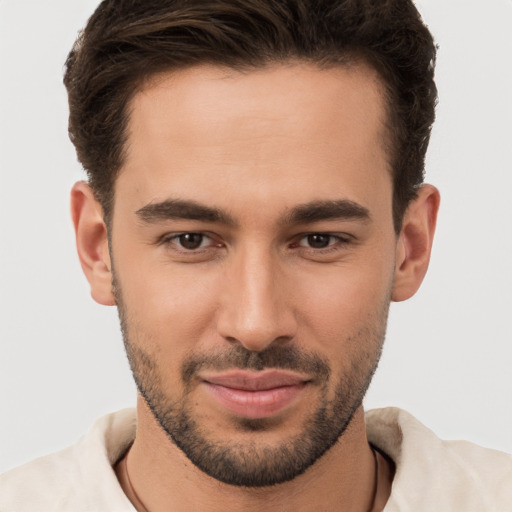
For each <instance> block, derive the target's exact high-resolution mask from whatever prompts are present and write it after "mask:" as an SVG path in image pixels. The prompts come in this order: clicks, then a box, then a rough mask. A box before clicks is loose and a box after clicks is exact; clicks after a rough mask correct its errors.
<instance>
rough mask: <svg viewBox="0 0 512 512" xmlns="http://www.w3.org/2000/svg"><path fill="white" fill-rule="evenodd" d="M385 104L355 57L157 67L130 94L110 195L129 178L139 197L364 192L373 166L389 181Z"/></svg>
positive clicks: (317, 196) (372, 183)
mask: <svg viewBox="0 0 512 512" xmlns="http://www.w3.org/2000/svg"><path fill="white" fill-rule="evenodd" d="M385 111H386V108H385V101H384V87H383V85H382V83H381V81H380V80H379V78H378V75H377V73H376V72H375V71H374V70H373V69H371V68H370V67H369V66H366V65H364V64H354V65H351V66H339V67H333V68H329V69H320V68H318V67H317V66H313V65H308V64H304V63H290V64H289V65H276V66H273V67H267V68H262V69H257V70H251V71H247V72H241V71H235V70H232V69H226V68H221V67H216V66H197V67H192V68H190V69H186V70H182V71H178V72H173V73H165V74H162V75H159V76H157V77H154V78H153V79H152V80H151V81H150V82H148V83H147V84H146V86H145V87H144V88H143V89H142V90H141V91H140V92H138V93H137V94H136V95H135V96H134V98H133V99H132V102H131V105H130V121H129V129H128V145H127V158H126V161H125V165H124V166H123V168H122V169H121V173H120V176H119V178H118V184H117V186H116V196H118V195H119V194H121V193H123V191H124V192H126V193H128V191H131V192H130V193H131V194H132V195H133V192H134V190H135V189H134V186H135V187H136V190H137V194H136V195H137V198H134V201H139V203H140V204H137V205H136V204H134V205H133V206H134V207H140V206H143V203H145V202H146V203H147V202H149V201H156V200H159V199H165V197H164V196H165V195H172V196H174V197H176V196H181V198H183V196H187V197H185V198H186V199H190V198H192V199H194V200H198V201H201V202H205V201H206V202H208V203H210V204H211V202H212V198H214V197H216V198H219V200H221V198H222V197H224V196H225V195H226V193H227V192H233V188H236V189H237V191H238V196H240V197H244V194H245V193H246V194H251V195H252V197H254V198H256V197H257V196H258V195H260V196H261V200H262V201H263V200H265V201H266V202H267V203H269V204H270V202H271V201H272V199H273V198H275V199H276V200H279V199H281V200H282V201H283V202H284V203H286V202H287V201H288V200H291V199H290V198H291V197H292V196H293V198H294V200H295V201H296V202H308V201H311V200H324V199H329V197H327V196H329V195H333V186H334V187H337V188H340V187H341V189H340V190H339V191H338V192H337V195H338V197H336V198H335V199H338V198H339V195H340V194H341V195H346V194H347V193H348V194H350V193H351V194H352V195H354V194H355V195H358V194H359V195H361V194H363V195H364V189H365V188H366V189H375V187H376V176H378V180H380V181H383V182H386V183H388V184H389V182H390V173H389V166H388V162H387V155H386V151H385V121H386V112H385ZM353 178H355V180H354V179H353ZM125 185H126V186H125ZM128 185H129V186H128ZM387 188H389V187H386V189H387ZM351 189H352V190H351ZM313 196H314V197H313ZM361 200H363V202H364V198H359V202H361ZM116 202H117V199H116ZM233 207H234V205H233Z"/></svg>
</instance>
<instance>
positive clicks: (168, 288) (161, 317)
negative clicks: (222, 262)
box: [116, 260, 216, 363]
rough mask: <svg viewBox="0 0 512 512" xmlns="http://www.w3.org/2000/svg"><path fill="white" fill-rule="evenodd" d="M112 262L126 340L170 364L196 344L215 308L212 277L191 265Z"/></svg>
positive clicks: (214, 284) (202, 335)
mask: <svg viewBox="0 0 512 512" xmlns="http://www.w3.org/2000/svg"><path fill="white" fill-rule="evenodd" d="M142 261H143V260H138V264H137V265H133V267H132V265H130V264H129V263H127V262H124V263H123V262H119V264H117V263H116V277H117V278H118V281H119V284H120V288H121V293H122V300H123V304H124V308H125V310H126V316H127V322H128V325H129V333H130V341H131V342H132V343H135V344H138V345H140V346H142V347H144V348H145V349H146V350H148V351H150V352H151V353H154V354H158V355H159V357H161V358H163V359H172V362H174V363H175V362H176V360H180V359H182V356H183V354H184V353H186V352H187V351H190V350H192V349H193V348H195V347H196V346H197V344H198V343H199V342H200V340H201V339H202V338H203V337H204V333H205V331H207V330H208V329H210V328H211V323H212V322H211V318H212V314H213V312H214V311H215V309H216V303H215V300H216V299H215V295H216V294H215V289H216V283H215V282H214V280H213V278H212V276H209V275H208V273H207V274H206V275H202V276H201V279H199V278H198V272H197V270H194V269H193V267H192V266H188V267H187V266H183V267H180V268H173V267H171V266H170V265H150V264H148V265H144V263H143V262H142Z"/></svg>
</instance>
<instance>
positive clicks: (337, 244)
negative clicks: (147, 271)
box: [160, 231, 353, 254]
mask: <svg viewBox="0 0 512 512" xmlns="http://www.w3.org/2000/svg"><path fill="white" fill-rule="evenodd" d="M187 235H199V236H201V237H202V239H201V245H200V246H199V247H197V248H195V249H189V248H186V247H183V245H182V243H180V242H179V239H180V238H181V237H183V236H187ZM315 236H316V237H328V238H329V243H328V245H326V246H325V247H309V246H307V245H302V244H301V242H302V241H303V240H306V239H308V238H309V237H315ZM205 239H209V240H210V244H208V245H206V246H202V245H203V243H204V241H205ZM295 240H296V241H295V242H292V243H291V244H290V246H289V247H290V248H292V249H296V248H303V249H304V250H308V251H312V252H314V253H317V254H326V253H329V252H333V251H337V250H339V249H340V248H341V247H346V246H347V245H349V244H351V243H352V242H353V238H352V236H350V235H347V234H343V235H341V234H333V233H323V232H311V233H302V234H300V235H299V236H297V237H295ZM333 241H334V243H331V242H333ZM212 242H213V244H212ZM160 243H161V244H164V245H174V246H176V247H178V249H176V250H178V251H179V252H182V253H185V254H198V253H202V252H204V251H205V250H208V249H210V248H211V247H212V246H213V247H218V248H221V247H223V246H224V244H222V243H221V242H218V243H215V240H214V239H213V237H212V236H210V235H208V234H206V233H203V232H197V231H186V232H182V233H172V234H168V235H165V236H163V237H162V238H161V239H160Z"/></svg>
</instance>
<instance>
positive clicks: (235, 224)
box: [0, 0, 512, 511]
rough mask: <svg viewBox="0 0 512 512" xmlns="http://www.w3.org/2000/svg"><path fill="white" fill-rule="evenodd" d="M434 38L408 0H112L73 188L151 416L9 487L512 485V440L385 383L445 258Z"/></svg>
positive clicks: (97, 32)
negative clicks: (462, 436)
mask: <svg viewBox="0 0 512 512" xmlns="http://www.w3.org/2000/svg"><path fill="white" fill-rule="evenodd" d="M434 60H435V48H434V45H433V42H432V39H431V36H430V34H429V33H428V31H427V30H426V29H425V27H424V26H423V25H422V23H421V21H420V19H419V16H418V14H417V12H416V10H415V8H414V7H413V5H412V4H410V3H409V2H406V1H398V0H397V1H396V2H372V4H371V5H370V4H369V3H366V2H351V1H346V2H340V1H337V2H314V3H312V4H311V5H310V4H309V2H301V1H297V2H286V3H284V2H283V3H281V2H275V1H266V2H265V1H255V0H254V1H241V2H233V1H229V2H227V1H226V2H221V1H216V2H211V3H210V2H170V1H155V2H133V1H131V2H123V1H120V0H117V1H106V2H103V3H102V4H101V5H100V7H99V8H98V10H97V11H96V13H95V14H94V15H93V17H92V18H91V20H90V21H89V23H88V26H87V27H86V29H85V31H84V34H83V35H82V36H81V38H80V39H79V41H78V42H77V44H76V45H75V48H74V50H73V51H72V53H71V54H70V56H69V59H68V62H67V72H66V78H65V83H66V86H67V88H68V92H69V98H70V134H71V138H72V140H73V142H74V144H75V146H76V149H77V153H78V156H79V158H80V160H81V162H82V163H83V165H84V167H85V169H86V170H87V172H88V173H89V183H87V184H86V183H78V184H76V185H75V187H74V188H73V192H72V213H73V220H74V224H75V229H76V236H77V247H78V253H79V257H80V261H81V264H82V267H83V269H84V272H85V274H86V276H87V278H88V280H89V283H90V285H91V292H92V295H93V297H94V299H95V300H96V301H97V302H99V303H101V304H105V305H113V304H115V305H117V307H118V310H119V315H120V319H121V326H122V331H123V336H124V341H125V345H126V349H127V353H128V357H129V360H130V364H131V367H132V371H133V374H134V377H135V381H136V383H137V387H138V390H139V397H138V404H137V417H136V420H137V421H136V430H135V416H134V415H133V414H132V413H131V412H123V413H117V414H114V415H111V416H109V417H107V418H104V419H102V420H100V421H99V422H98V423H97V424H96V425H95V427H93V429H92V431H91V432H90V434H89V435H88V436H87V437H86V438H84V439H83V440H82V441H80V443H79V444H78V445H77V446H76V447H74V448H72V449H70V450H67V451H65V452H62V453H61V454H57V455H55V456H50V457H47V458H44V459H41V460H39V461H36V462H34V463H32V464H29V465H28V466H26V467H24V468H21V469H18V470H14V471H13V472H11V473H10V474H7V475H6V476H4V477H3V480H2V487H1V489H2V493H1V495H2V497H1V498H0V505H1V506H2V507H3V508H4V509H5V510H18V509H19V510H35V509H41V510H47V509H51V510H133V507H135V509H137V510H151V511H152V510H219V509H221V510H246V509H247V510H340V511H343V510H384V509H385V510H388V511H392V510H506V509H507V508H506V507H509V504H510V502H511V489H510V478H511V475H512V464H511V461H510V458H509V457H508V456H506V455H504V454H500V453H498V452H492V451H488V450H484V449H480V448H478V447H475V446H473V445H469V444H465V443H462V444H460V443H443V442H442V441H440V440H438V439H437V438H435V436H433V434H432V433H431V432H430V431H428V430H427V429H426V428H425V427H423V426H422V425H420V424H419V423H418V422H416V420H414V419H413V418H412V417H410V416H409V415H408V414H407V413H405V412H403V411H399V410H396V409H389V410H381V411H373V412H369V413H367V416H366V418H365V416H364V414H363V409H362V405H361V403H362V398H363V396H364V394H365V391H366V389H367V387H368V385H369V382H370V380H371V377H372V375H373V372H374V370H375V368H376V366H377V363H378V360H379V357H380V352H381V348H382V343H383V340H384V334H385V327H386V319H387V312H388V307H389V302H390V300H394V301H402V300H406V299H407V298H409V297H411V296H412V295H413V294H414V293H415V292H416V290H417V289H418V287H419V286H420V284H421V281H422V279H423V277H424V275H425V272H426V269H427V266H428V261H429V256H430V249H431V245H432V238H433V232H434V228H435V221H436V213H437V209H438V205H439V194H438V192H437V190H436V189H435V188H434V187H432V186H429V185H422V181H423V163H424V155H425V151H426V147H427V143H428V138H429V132H430V127H431V124H432V121H433V117H434V105H435V101H436V91H435V85H434V82H433V64H434ZM2 500H3V501H2ZM130 503H131V504H130Z"/></svg>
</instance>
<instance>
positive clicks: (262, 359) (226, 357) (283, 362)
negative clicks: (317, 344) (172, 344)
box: [181, 345, 331, 384]
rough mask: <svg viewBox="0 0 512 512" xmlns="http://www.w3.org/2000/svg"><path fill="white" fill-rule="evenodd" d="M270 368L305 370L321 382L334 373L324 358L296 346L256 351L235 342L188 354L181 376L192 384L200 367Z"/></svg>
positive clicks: (206, 368) (219, 369) (227, 368)
mask: <svg viewBox="0 0 512 512" xmlns="http://www.w3.org/2000/svg"><path fill="white" fill-rule="evenodd" d="M270 368H272V369H282V370H293V371H297V372H301V373H305V374H307V375H310V376H311V377H312V378H313V379H314V380H318V381H320V382H326V381H327V380H328V379H329V376H330V373H331V372H330V367H329V365H328V363H327V362H326V360H325V359H323V358H322V357H320V356H319V355H317V354H314V353H311V352H305V351H303V350H300V349H299V348H297V347H292V346H279V345H275V346H273V345H271V346H269V347H267V348H266V349H265V350H262V351H261V352H254V351H251V350H247V349H246V348H245V347H243V346H242V345H233V346H232V347H230V348H229V349H227V350H223V351H214V352H209V353H204V354H197V355H191V356H189V357H187V358H186V359H185V360H184V361H183V364H182V367H181V378H182V379H183V382H184V383H186V384H190V383H191V382H192V381H193V380H194V379H195V378H196V377H197V375H198V373H199V372H200V371H201V370H214V371H226V370H232V369H237V370H255V371H262V370H266V369H270Z"/></svg>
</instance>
